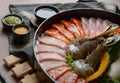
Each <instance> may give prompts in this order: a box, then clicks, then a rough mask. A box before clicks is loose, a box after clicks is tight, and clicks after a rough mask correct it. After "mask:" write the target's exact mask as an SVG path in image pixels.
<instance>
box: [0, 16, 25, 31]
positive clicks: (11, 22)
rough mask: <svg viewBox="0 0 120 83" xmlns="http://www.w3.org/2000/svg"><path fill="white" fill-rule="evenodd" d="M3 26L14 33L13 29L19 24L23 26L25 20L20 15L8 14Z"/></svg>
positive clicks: (4, 18)
mask: <svg viewBox="0 0 120 83" xmlns="http://www.w3.org/2000/svg"><path fill="white" fill-rule="evenodd" d="M1 21H2V24H3V27H4V28H5V29H6V30H10V31H12V27H14V26H15V25H17V24H22V23H23V18H22V17H21V16H20V15H17V14H8V15H5V16H4V17H3V18H2V19H1Z"/></svg>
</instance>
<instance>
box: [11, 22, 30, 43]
mask: <svg viewBox="0 0 120 83" xmlns="http://www.w3.org/2000/svg"><path fill="white" fill-rule="evenodd" d="M12 32H13V43H14V44H26V43H27V42H28V41H29V37H30V27H29V26H27V25H25V24H18V25H15V26H14V27H13V28H12Z"/></svg>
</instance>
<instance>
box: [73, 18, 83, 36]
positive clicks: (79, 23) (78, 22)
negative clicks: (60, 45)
mask: <svg viewBox="0 0 120 83" xmlns="http://www.w3.org/2000/svg"><path fill="white" fill-rule="evenodd" d="M71 21H72V22H73V23H74V24H75V25H76V27H77V28H78V31H79V32H80V36H85V31H84V29H83V27H82V24H81V21H80V20H78V19H76V18H71Z"/></svg>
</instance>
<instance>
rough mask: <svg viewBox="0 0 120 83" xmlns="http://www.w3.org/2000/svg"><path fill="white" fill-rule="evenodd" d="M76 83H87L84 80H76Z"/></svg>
mask: <svg viewBox="0 0 120 83" xmlns="http://www.w3.org/2000/svg"><path fill="white" fill-rule="evenodd" d="M76 83H88V82H87V81H86V80H85V79H82V78H81V79H78V80H77V82H76Z"/></svg>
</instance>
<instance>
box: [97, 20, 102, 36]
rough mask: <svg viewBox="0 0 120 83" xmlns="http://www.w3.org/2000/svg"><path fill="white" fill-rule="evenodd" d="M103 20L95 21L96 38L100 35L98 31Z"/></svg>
mask: <svg viewBox="0 0 120 83" xmlns="http://www.w3.org/2000/svg"><path fill="white" fill-rule="evenodd" d="M103 21H104V20H103V19H101V18H97V20H96V28H97V31H96V36H98V35H99V34H100V29H101V26H102V24H103Z"/></svg>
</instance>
